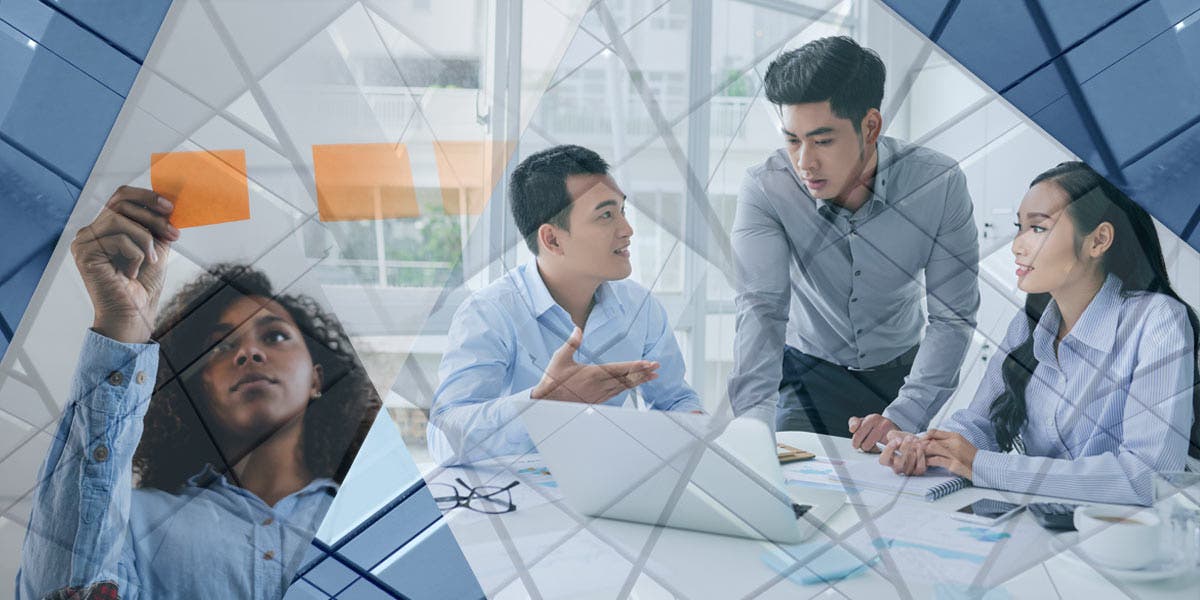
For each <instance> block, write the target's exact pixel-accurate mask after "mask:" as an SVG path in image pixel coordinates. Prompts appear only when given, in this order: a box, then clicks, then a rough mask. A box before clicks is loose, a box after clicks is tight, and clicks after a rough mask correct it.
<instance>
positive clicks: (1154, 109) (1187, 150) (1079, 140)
mask: <svg viewBox="0 0 1200 600" xmlns="http://www.w3.org/2000/svg"><path fill="white" fill-rule="evenodd" d="M883 1H884V3H885V4H887V5H888V6H889V7H891V8H892V10H894V11H895V12H896V13H897V14H899V15H900V16H901V17H903V18H904V19H906V20H907V21H908V22H909V23H910V24H912V25H913V26H914V27H915V28H916V29H918V30H919V31H920V32H921V33H923V34H925V36H926V37H928V38H929V39H930V40H932V41H933V42H934V43H936V44H937V45H938V46H940V47H941V48H942V49H943V50H945V51H946V52H947V53H948V54H950V56H952V57H954V59H955V60H957V61H958V62H959V63H960V64H962V65H963V66H964V67H966V68H967V69H969V70H970V71H971V72H972V73H974V74H975V75H976V76H977V77H979V78H980V79H981V80H982V81H983V82H984V83H985V84H987V85H988V86H989V87H991V88H992V89H993V90H995V91H996V92H998V93H999V94H1000V95H1001V96H1003V97H1004V98H1005V99H1006V100H1008V101H1009V102H1011V103H1012V105H1013V106H1014V107H1015V108H1017V109H1018V110H1020V111H1021V112H1022V113H1024V114H1025V115H1026V116H1028V117H1029V118H1030V119H1032V120H1033V121H1034V122H1036V123H1037V124H1038V125H1039V126H1040V127H1041V128H1042V129H1043V130H1044V131H1046V133H1048V134H1050V135H1051V136H1053V137H1054V138H1055V139H1056V140H1058V141H1059V142H1060V143H1062V144H1063V145H1064V146H1066V147H1067V148H1068V149H1069V150H1070V151H1071V152H1073V153H1074V154H1075V155H1076V156H1078V157H1080V158H1081V159H1083V160H1084V161H1086V162H1087V163H1088V164H1090V165H1092V167H1093V168H1095V169H1096V170H1097V171H1099V172H1101V173H1103V174H1104V175H1105V176H1106V177H1108V179H1109V180H1110V181H1112V182H1113V183H1115V184H1117V185H1118V186H1120V187H1121V188H1122V189H1123V190H1124V191H1125V192H1126V193H1127V194H1129V196H1130V197H1131V198H1133V199H1134V200H1136V201H1137V202H1138V203H1139V204H1141V205H1142V206H1143V207H1145V208H1146V210H1148V211H1149V212H1150V213H1151V214H1152V215H1154V216H1155V218H1157V219H1158V220H1159V221H1162V223H1163V224H1164V225H1166V226H1167V227H1168V228H1170V229H1171V230H1172V231H1174V232H1175V233H1176V234H1177V235H1179V236H1180V237H1181V238H1183V239H1184V241H1186V242H1187V243H1188V244H1189V245H1190V246H1192V247H1193V248H1197V247H1200V246H1198V244H1200V236H1198V235H1197V231H1196V229H1197V225H1198V224H1200V194H1197V193H1196V190H1198V189H1200V160H1197V159H1196V158H1195V157H1196V156H1197V155H1198V154H1200V152H1198V151H1200V60H1197V57H1200V0H1139V1H1128V0H1124V1H1120V0H1103V1H1092V0H1025V1H1024V2H1016V1H1014V2H962V1H960V0H883Z"/></svg>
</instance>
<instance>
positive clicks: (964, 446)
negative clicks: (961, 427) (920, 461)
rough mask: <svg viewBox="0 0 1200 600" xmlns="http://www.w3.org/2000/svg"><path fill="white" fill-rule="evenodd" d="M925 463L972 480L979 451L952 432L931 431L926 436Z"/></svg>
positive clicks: (965, 439)
mask: <svg viewBox="0 0 1200 600" xmlns="http://www.w3.org/2000/svg"><path fill="white" fill-rule="evenodd" d="M925 440H926V442H925V461H926V462H928V463H929V464H930V465H932V466H935V467H942V468H944V469H947V470H949V471H950V472H951V473H954V474H955V475H958V476H959V477H966V478H967V479H970V478H971V475H972V471H971V467H972V465H974V464H975V453H976V452H978V451H979V450H978V449H977V448H976V447H975V446H974V445H973V444H971V442H968V441H967V438H965V437H963V436H962V435H960V434H957V433H954V432H952V431H941V430H938V429H930V430H929V433H927V434H925Z"/></svg>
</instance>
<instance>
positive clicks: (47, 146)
mask: <svg viewBox="0 0 1200 600" xmlns="http://www.w3.org/2000/svg"><path fill="white" fill-rule="evenodd" d="M35 44H36V42H34V41H33V40H31V39H30V38H28V37H26V36H25V35H23V34H21V33H20V32H18V31H17V30H16V29H13V28H12V27H10V26H9V25H7V24H3V23H0V65H3V66H0V81H4V82H5V84H6V85H5V86H4V87H3V88H0V139H3V140H4V141H6V142H8V143H9V144H12V145H13V146H15V147H17V148H18V149H19V150H21V151H22V152H24V153H26V154H29V155H30V156H32V157H34V158H36V159H38V161H39V162H40V163H41V164H42V165H43V166H45V167H47V168H49V169H50V170H52V171H54V172H56V173H58V174H59V175H60V176H62V177H63V178H64V179H67V180H68V181H70V182H72V183H75V184H76V185H78V186H82V184H83V182H84V181H85V180H86V179H87V176H88V173H90V172H91V170H92V165H94V164H95V162H96V157H97V156H98V155H99V154H100V148H101V147H103V145H104V140H105V139H106V138H107V137H108V132H109V130H110V129H112V124H113V121H115V120H116V117H117V113H118V112H119V111H120V110H121V104H122V103H123V102H124V101H125V99H124V98H123V97H122V96H119V95H117V94H116V93H115V92H113V91H112V90H110V89H108V88H107V87H105V86H103V85H101V84H100V82H98V81H97V80H96V79H93V78H92V77H91V76H89V75H88V74H86V73H84V72H83V71H80V70H79V69H77V68H76V67H75V66H74V65H72V64H71V63H68V62H66V61H64V60H63V59H62V58H59V57H58V56H56V55H55V54H54V53H52V52H50V51H48V50H46V49H44V48H41V47H40V46H36V45H35Z"/></svg>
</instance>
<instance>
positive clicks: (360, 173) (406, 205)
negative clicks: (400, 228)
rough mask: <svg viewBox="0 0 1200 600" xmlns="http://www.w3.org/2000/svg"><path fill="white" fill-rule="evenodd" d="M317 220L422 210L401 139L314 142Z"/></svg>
mask: <svg viewBox="0 0 1200 600" xmlns="http://www.w3.org/2000/svg"><path fill="white" fill-rule="evenodd" d="M312 152H313V176H314V178H315V179H316V183H317V210H318V212H319V213H320V217H321V220H322V221H359V220H370V219H403V218H411V217H416V216H418V215H420V214H421V210H420V208H418V207H417V191H416V189H414V187H413V171H412V163H411V162H410V161H409V159H408V148H407V147H405V146H404V145H403V144H386V143H385V144H328V145H320V146H313V147H312Z"/></svg>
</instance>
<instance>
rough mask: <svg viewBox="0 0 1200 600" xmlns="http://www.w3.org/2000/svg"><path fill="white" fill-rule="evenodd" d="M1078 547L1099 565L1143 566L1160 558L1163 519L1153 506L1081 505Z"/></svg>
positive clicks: (1076, 514) (1116, 566) (1076, 511)
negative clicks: (1145, 507) (1151, 507)
mask: <svg viewBox="0 0 1200 600" xmlns="http://www.w3.org/2000/svg"><path fill="white" fill-rule="evenodd" d="M1075 529H1077V530H1079V549H1080V550H1082V551H1083V553H1084V554H1085V555H1086V556H1087V557H1088V558H1090V559H1092V560H1094V561H1096V562H1097V563H1098V564H1099V565H1100V566H1105V567H1112V568H1114V569H1141V568H1142V567H1145V566H1148V565H1150V564H1152V563H1154V562H1155V561H1157V560H1158V557H1159V553H1160V549H1161V544H1162V542H1161V540H1162V520H1160V519H1159V517H1158V514H1157V513H1155V511H1154V510H1153V509H1139V508H1133V507H1128V506H1081V507H1079V508H1077V509H1075Z"/></svg>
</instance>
